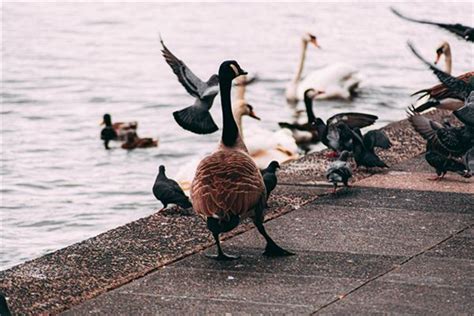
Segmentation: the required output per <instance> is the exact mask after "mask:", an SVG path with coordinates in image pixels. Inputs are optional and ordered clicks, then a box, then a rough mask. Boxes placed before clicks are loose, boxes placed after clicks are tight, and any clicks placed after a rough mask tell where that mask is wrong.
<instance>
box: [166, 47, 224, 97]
mask: <svg viewBox="0 0 474 316" xmlns="http://www.w3.org/2000/svg"><path fill="white" fill-rule="evenodd" d="M160 42H161V45H162V47H163V49H162V50H161V53H162V54H163V57H164V58H165V60H166V62H167V63H168V65H169V66H170V67H171V69H172V70H173V72H174V74H175V75H176V77H178V80H179V82H180V83H181V84H182V85H183V87H184V88H185V89H186V91H187V92H188V93H189V94H190V95H192V96H193V97H196V98H199V99H201V98H203V97H206V96H209V95H211V96H212V95H214V96H215V95H217V93H218V92H219V91H218V89H217V85H218V83H219V81H218V79H217V75H213V76H211V78H209V80H208V82H204V81H202V80H201V79H199V77H198V76H196V75H195V74H194V73H193V72H192V71H191V69H189V67H188V66H186V64H185V63H184V62H183V61H181V60H180V59H178V58H177V57H176V56H175V55H174V54H173V53H172V52H171V51H170V50H169V49H168V47H166V46H165V43H164V42H163V40H162V39H160ZM209 85H211V86H209ZM209 89H210V91H208V90H209Z"/></svg>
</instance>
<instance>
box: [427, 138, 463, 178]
mask: <svg viewBox="0 0 474 316" xmlns="http://www.w3.org/2000/svg"><path fill="white" fill-rule="evenodd" d="M425 160H426V162H428V164H429V165H430V166H432V167H433V168H435V170H436V175H437V176H436V177H435V178H429V180H434V181H438V180H441V179H443V178H444V176H445V175H446V173H447V172H448V171H451V172H456V173H458V174H459V175H461V176H463V177H465V178H470V177H471V173H470V171H469V169H468V167H467V165H466V164H465V163H464V162H463V161H460V160H458V159H455V158H450V157H447V156H444V155H442V154H440V153H438V152H436V151H434V150H431V149H430V148H429V146H427V150H426V153H425Z"/></svg>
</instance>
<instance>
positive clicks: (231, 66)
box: [219, 60, 247, 80]
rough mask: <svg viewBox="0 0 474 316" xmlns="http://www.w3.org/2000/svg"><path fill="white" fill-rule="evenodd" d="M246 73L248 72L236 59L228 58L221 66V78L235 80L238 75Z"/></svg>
mask: <svg viewBox="0 0 474 316" xmlns="http://www.w3.org/2000/svg"><path fill="white" fill-rule="evenodd" d="M246 74H247V72H246V71H244V70H243V69H242V68H241V67H240V65H239V64H238V63H237V62H236V61H235V60H226V61H224V62H223V63H222V64H221V66H220V67H219V79H227V80H233V79H234V78H236V77H238V76H241V75H246Z"/></svg>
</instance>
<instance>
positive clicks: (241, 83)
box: [232, 76, 298, 169]
mask: <svg viewBox="0 0 474 316" xmlns="http://www.w3.org/2000/svg"><path fill="white" fill-rule="evenodd" d="M246 80H247V79H246V78H245V76H241V77H238V78H237V88H236V89H235V90H236V95H235V100H234V102H233V106H232V112H233V114H234V119H235V122H236V123H237V126H238V127H239V130H240V133H241V134H242V137H243V140H244V143H245V146H246V147H247V150H248V152H249V154H250V156H251V157H252V158H253V160H254V161H255V163H256V164H257V166H258V168H260V169H264V168H266V167H267V166H268V164H269V163H270V162H272V161H273V160H276V161H278V162H279V163H284V162H286V161H289V160H293V159H296V158H298V146H297V145H296V142H295V139H294V138H293V135H292V132H291V131H290V130H289V129H280V130H278V131H276V132H273V131H269V130H266V129H264V128H262V127H260V126H251V127H246V128H245V129H244V128H242V117H243V116H250V117H252V118H255V119H258V120H259V119H260V118H258V117H257V116H256V115H255V113H254V111H253V107H252V106H251V105H250V104H248V103H247V101H246V100H245V89H246V85H247V81H246Z"/></svg>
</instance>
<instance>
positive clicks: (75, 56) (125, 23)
mask: <svg viewBox="0 0 474 316" xmlns="http://www.w3.org/2000/svg"><path fill="white" fill-rule="evenodd" d="M393 5H394V6H395V7H397V8H398V9H400V11H401V12H403V13H405V14H407V15H409V16H412V17H419V18H425V19H432V20H438V21H446V22H459V23H464V24H467V25H473V24H474V21H473V16H474V12H473V5H472V3H456V4H446V3H438V4H434V3H432V2H431V3H426V4H423V3H418V4H403V3H399V4H397V3H395V4H393ZM389 6H390V4H388V3H377V4H375V3H372V4H369V3H365V4H364V3H359V4H356V3H354V4H351V3H339V4H338V3H321V4H311V3H304V4H303V3H302V4H284V3H281V4H270V3H260V4H244V3H239V4H236V3H233V4H231V3H215V4H212V3H195V4H172V3H168V4H158V3H142V4H130V3H129V4H125V3H102V4H92V3H75V4H74V3H69V4H65V3H64V4H61V3H43V4H28V3H4V4H3V20H2V25H3V32H2V79H3V84H2V109H1V113H2V127H1V144H2V156H1V165H2V166H1V180H2V187H1V194H2V205H1V255H0V267H1V269H5V268H8V267H11V266H13V265H16V264H19V263H21V262H24V261H26V260H30V259H33V258H35V257H38V256H41V255H42V254H45V253H47V252H51V251H54V250H56V249H59V248H61V247H64V246H67V245H70V244H72V243H75V242H78V241H81V240H83V239H85V238H88V237H91V236H94V235H97V234H99V233H101V232H104V231H106V230H108V229H111V228H114V227H117V226H119V225H122V224H125V223H127V222H129V221H132V220H135V219H138V218H140V217H144V216H147V215H149V214H152V213H153V212H154V211H155V210H156V209H157V208H160V207H161V205H160V204H159V202H157V201H156V200H155V199H154V197H153V195H152V194H151V187H152V185H153V182H154V178H155V175H156V172H157V169H158V165H159V164H165V165H166V166H167V169H168V175H169V176H171V177H173V175H175V174H176V173H177V172H178V170H179V168H180V166H182V165H183V164H185V163H186V162H187V161H189V160H190V159H193V158H195V157H197V156H198V155H200V154H202V153H203V152H208V151H211V150H212V149H213V148H214V146H215V144H216V142H217V141H218V139H219V135H220V133H219V132H218V133H215V134H213V135H207V136H199V135H193V134H191V133H189V132H186V131H184V130H182V129H181V128H179V126H178V125H177V124H176V123H175V122H174V120H173V117H172V112H173V111H175V110H177V109H180V108H182V107H183V106H187V105H190V104H191V103H192V102H193V99H192V98H191V97H190V96H189V95H188V94H187V93H186V91H185V90H184V89H183V88H182V87H181V85H180V84H179V83H178V81H177V80H176V78H175V76H174V74H173V73H172V72H171V70H170V68H169V67H168V65H167V64H166V63H165V62H164V60H163V58H162V57H161V54H160V45H159V41H158V39H159V34H160V33H161V35H162V37H163V39H164V40H165V43H166V44H167V46H168V47H169V48H170V50H171V51H172V52H173V53H175V54H176V55H177V56H178V57H179V58H181V59H182V60H184V61H185V62H186V63H187V65H188V66H189V67H190V68H191V69H192V70H193V71H194V72H195V73H196V74H198V75H199V76H201V77H202V78H203V79H204V78H205V79H207V78H208V77H209V76H210V75H211V74H212V73H215V72H216V71H217V69H218V67H219V64H220V62H221V61H223V60H225V59H235V60H238V61H239V63H240V64H241V66H242V67H243V68H244V69H246V70H248V71H249V72H251V73H257V74H258V77H259V79H260V80H259V81H258V82H256V83H255V84H253V85H252V86H250V87H249V88H248V91H247V99H248V101H249V103H251V104H252V105H253V106H254V108H255V111H256V112H257V114H259V115H260V116H261V117H262V121H261V122H257V121H251V120H245V122H244V124H249V125H252V124H261V126H262V127H264V128H266V129H269V130H276V129H277V128H278V125H277V124H276V123H277V122H278V121H281V120H286V121H288V120H290V119H291V113H292V112H291V110H290V109H289V107H288V106H287V105H286V102H285V97H284V91H285V87H286V84H287V83H288V81H289V80H290V79H291V78H292V77H293V75H294V73H295V70H296V66H297V62H298V58H299V55H300V42H301V36H302V34H303V33H304V32H311V33H313V34H315V35H316V36H317V37H318V41H319V44H320V45H321V46H322V49H321V50H317V49H315V48H314V47H309V48H308V52H307V59H306V65H305V71H304V72H305V73H308V72H309V71H310V70H315V69H317V68H318V67H322V66H325V65H330V64H331V63H334V62H345V63H349V64H352V65H354V66H355V67H357V68H358V69H359V70H360V75H361V76H362V77H363V83H362V85H361V89H360V94H359V96H358V97H357V98H356V99H354V100H353V101H352V102H343V101H319V102H317V103H315V112H316V114H317V115H320V116H321V117H323V118H327V117H329V116H330V115H332V114H334V113H336V112H338V111H363V112H368V113H373V114H376V115H378V116H379V118H380V119H379V121H378V123H377V125H376V126H375V127H380V126H383V125H385V124H387V123H389V122H391V121H395V120H399V119H402V118H404V117H405V113H404V110H405V108H406V107H407V106H408V105H409V104H410V101H412V99H410V97H409V94H410V93H411V92H413V91H415V90H417V89H420V88H423V87H427V86H430V85H433V84H435V83H436V82H437V80H436V78H435V77H434V76H433V75H432V74H431V73H430V72H429V71H427V70H426V68H425V67H424V66H423V65H422V64H420V62H419V61H418V60H417V59H415V58H414V57H413V56H412V55H411V53H410V52H409V51H408V50H407V47H406V41H407V40H408V39H410V40H412V41H413V42H414V43H415V45H416V47H417V48H418V49H419V51H420V52H421V53H422V54H423V55H424V56H426V57H427V58H428V59H429V60H434V57H435V49H436V48H437V46H438V45H439V44H440V43H441V42H442V41H443V40H448V41H449V42H450V44H451V48H452V52H453V60H454V62H453V73H454V74H460V73H464V72H466V71H471V70H472V68H473V64H472V62H473V47H474V46H473V45H472V44H470V43H468V42H464V41H462V40H458V39H457V38H456V37H454V36H453V35H451V34H449V33H447V32H446V31H443V30H441V29H438V28H436V27H433V26H428V25H420V24H413V23H409V22H406V21H403V20H400V19H399V18H398V17H396V16H394V15H393V14H392V13H391V12H390V11H389V9H388V8H389ZM216 101H217V102H215V105H214V107H213V110H212V113H213V115H214V116H215V118H216V121H217V122H218V124H219V123H220V112H219V99H218V98H217V99H216ZM300 106H301V105H300ZM104 113H110V114H112V119H113V120H115V121H128V120H137V121H138V122H139V129H138V132H139V135H141V136H152V137H159V139H160V145H159V147H158V148H151V149H137V150H134V151H125V150H122V149H121V148H120V147H119V146H120V144H119V143H113V144H112V146H113V147H114V148H113V149H112V150H110V151H106V150H104V149H103V145H102V143H101V141H100V140H99V133H100V129H101V127H100V126H99V123H100V121H101V119H102V115H103V114H104Z"/></svg>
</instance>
